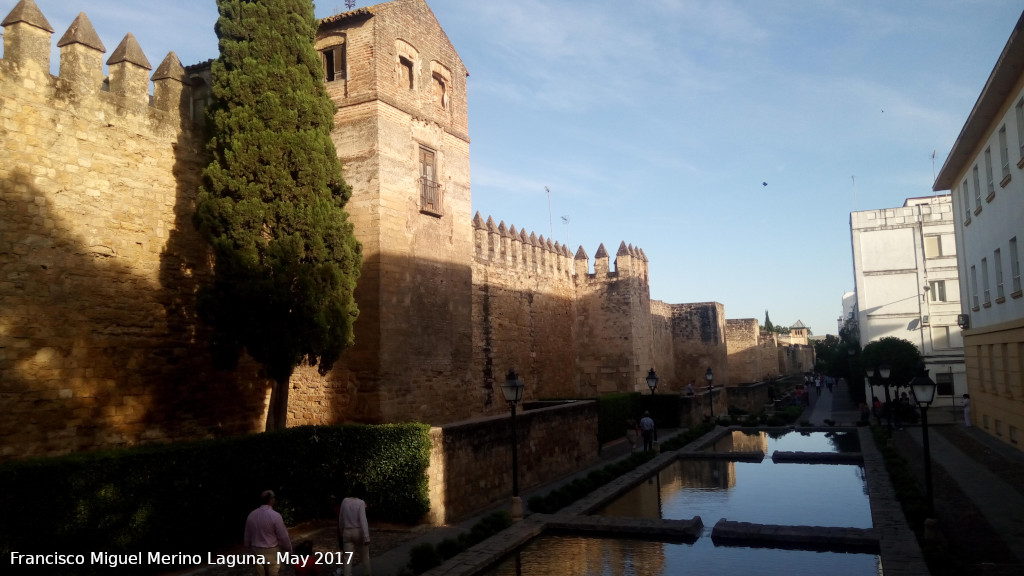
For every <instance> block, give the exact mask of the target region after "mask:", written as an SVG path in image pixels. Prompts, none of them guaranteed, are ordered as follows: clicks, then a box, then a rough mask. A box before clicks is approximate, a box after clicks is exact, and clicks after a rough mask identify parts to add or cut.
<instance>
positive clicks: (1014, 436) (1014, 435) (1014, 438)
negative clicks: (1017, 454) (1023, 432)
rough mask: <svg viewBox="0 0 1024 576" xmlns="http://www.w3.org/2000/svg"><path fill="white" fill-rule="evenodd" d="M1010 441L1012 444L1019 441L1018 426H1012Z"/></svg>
mask: <svg viewBox="0 0 1024 576" xmlns="http://www.w3.org/2000/svg"><path fill="white" fill-rule="evenodd" d="M1010 443H1011V444H1016V443H1017V427H1016V426H1010Z"/></svg>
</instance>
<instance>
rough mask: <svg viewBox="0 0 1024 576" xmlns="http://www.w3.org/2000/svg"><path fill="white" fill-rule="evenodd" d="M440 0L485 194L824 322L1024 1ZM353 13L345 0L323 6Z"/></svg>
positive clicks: (718, 287)
mask: <svg viewBox="0 0 1024 576" xmlns="http://www.w3.org/2000/svg"><path fill="white" fill-rule="evenodd" d="M16 3H17V0H0V13H2V14H0V15H6V14H7V13H8V12H9V11H10V10H11V8H13V7H14V5H15V4H16ZM36 3H37V5H38V6H39V8H40V9H41V10H42V11H43V13H44V14H45V15H46V17H47V19H48V20H49V21H50V24H51V25H53V27H54V29H55V30H56V32H55V34H54V44H56V40H57V39H58V38H59V37H60V36H61V35H62V34H63V33H64V31H65V30H66V29H67V27H68V25H69V24H70V23H71V21H72V20H73V19H74V17H75V16H76V15H77V14H78V13H79V12H80V11H84V12H86V14H87V15H88V16H89V19H90V21H91V22H92V24H93V26H94V27H95V28H96V30H97V32H98V33H99V35H100V38H101V39H102V40H103V42H104V44H105V45H106V47H107V54H108V55H109V54H110V52H112V51H113V49H114V48H115V47H116V46H117V44H118V43H119V42H120V40H121V38H122V37H123V36H124V34H125V33H126V32H132V33H133V34H134V35H135V37H136V38H137V39H138V40H139V43H140V45H141V46H142V48H143V50H144V51H145V53H146V55H147V57H148V58H149V60H150V62H151V63H152V64H153V66H154V67H155V66H156V65H157V64H159V63H160V61H161V60H162V59H163V58H164V56H165V55H166V54H167V52H168V51H171V50H173V51H175V52H176V53H177V54H178V56H179V58H180V59H181V61H182V63H183V64H185V65H188V64H194V63H196V62H199V61H203V60H206V59H209V58H214V57H216V56H217V43H216V38H215V36H214V32H213V25H214V22H215V20H216V15H217V13H216V7H215V4H214V2H213V0H178V1H176V2H169V1H165V0H149V1H146V2H141V1H135V0H36ZM428 3H429V4H430V6H431V8H432V9H433V11H434V13H435V15H436V16H437V18H438V20H439V21H440V23H441V26H442V27H443V28H444V29H445V31H446V32H447V33H448V36H449V38H450V39H451V41H452V43H453V44H454V45H455V48H456V49H457V50H458V52H459V54H460V55H461V56H462V59H463V61H464V62H465V64H466V67H467V68H468V69H469V72H470V77H469V130H470V136H471V138H472V145H471V148H470V154H471V163H472V191H473V211H474V212H476V211H479V212H480V213H481V214H482V215H483V216H484V217H485V218H486V217H487V216H489V215H490V216H493V217H494V219H495V221H500V220H504V221H505V222H506V224H515V226H516V227H517V228H525V229H526V230H528V231H535V232H536V233H537V234H538V235H540V234H543V235H544V236H545V237H548V236H549V235H552V231H553V237H554V239H555V240H558V241H560V242H562V243H566V241H567V240H568V243H569V244H570V247H571V248H572V250H573V251H575V249H576V248H577V247H578V246H579V245H581V244H582V245H583V247H584V249H585V250H586V251H587V253H588V254H590V256H591V258H593V255H594V253H595V252H596V251H597V247H598V245H599V244H600V243H602V242H603V243H604V244H605V246H606V247H607V249H608V250H609V251H610V252H611V253H612V254H614V252H615V250H616V249H617V247H618V245H619V242H621V241H625V242H627V243H631V244H633V245H634V246H639V247H641V248H643V249H644V252H646V254H647V256H648V257H649V259H650V272H651V296H652V298H655V299H659V300H664V301H666V302H704V301H717V302H721V303H723V304H724V305H725V312H726V316H727V317H728V318H757V319H759V320H760V321H762V322H763V321H764V313H765V310H766V309H767V310H769V312H770V313H771V318H772V321H773V322H774V323H776V324H784V325H788V324H792V323H793V322H795V321H796V320H797V319H800V320H803V322H804V323H805V324H806V325H808V326H810V327H811V329H812V330H813V332H814V333H815V334H819V335H820V334H825V333H835V331H836V317H838V316H839V315H840V314H841V313H842V306H841V298H842V295H843V293H844V292H846V291H849V290H852V289H853V280H852V273H851V268H852V264H851V255H850V233H849V213H850V212H851V211H852V210H868V209H874V208H883V207H891V206H899V205H901V204H902V203H903V200H904V199H905V198H907V197H914V196H926V195H930V194H931V184H932V181H933V174H934V171H937V170H938V169H939V168H941V166H942V163H943V162H944V161H945V158H946V155H947V154H948V152H949V149H950V147H951V146H952V144H953V141H954V140H955V139H956V136H957V134H958V133H959V131H960V128H961V127H962V126H963V122H964V120H965V119H966V117H967V114H968V113H969V112H970V110H971V107H972V106H973V104H974V101H975V100H976V99H977V96H978V94H979V92H980V91H981V88H982V87H983V86H984V83H985V80H986V79H987V78H988V75H989V73H990V72H991V70H992V67H993V65H994V64H995V61H996V58H997V57H998V56H999V53H1000V51H1001V50H1002V47H1003V45H1004V44H1005V43H1006V40H1007V38H1008V36H1009V33H1010V31H1011V30H1012V29H1013V26H1014V24H1015V23H1016V21H1017V19H1018V18H1019V17H1020V14H1021V8H1022V6H1021V4H1020V2H1019V0H980V1H971V2H966V1H949V0H935V1H909V0H908V1H898V2H893V1H892V0H885V1H876V0H868V1H857V2H850V1H849V0H790V1H782V0H748V1H744V2H740V1H730V0H701V1H689V0H632V1H630V2H611V1H607V0H587V1H584V0H575V1H570V0H544V1H540V0H519V1H511V0H502V1H498V0H434V1H431V2H428ZM370 4H373V2H357V6H360V7H361V6H367V5H370ZM343 10H344V1H343V0H328V1H323V2H319V3H318V7H317V15H318V16H321V17H322V16H328V15H330V14H333V13H335V12H338V11H343ZM932 151H935V159H934V171H933V160H932ZM762 183H767V185H763V184H762ZM545 186H548V187H549V188H550V189H551V195H550V203H551V210H550V219H549V210H548V195H547V194H546V193H545V190H544V187H545ZM562 216H566V217H568V220H569V223H568V224H567V225H566V224H563V221H562ZM549 221H551V222H553V224H549Z"/></svg>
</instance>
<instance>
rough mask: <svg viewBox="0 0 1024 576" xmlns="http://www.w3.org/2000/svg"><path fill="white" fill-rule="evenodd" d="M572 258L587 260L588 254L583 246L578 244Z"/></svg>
mask: <svg viewBox="0 0 1024 576" xmlns="http://www.w3.org/2000/svg"><path fill="white" fill-rule="evenodd" d="M573 259H574V260H589V259H590V256H587V251H586V250H584V249H583V246H580V249H579V250H577V251H576V257H575V258H573Z"/></svg>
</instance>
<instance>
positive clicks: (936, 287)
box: [928, 280, 946, 302]
mask: <svg viewBox="0 0 1024 576" xmlns="http://www.w3.org/2000/svg"><path fill="white" fill-rule="evenodd" d="M928 297H929V299H930V300H931V301H932V302H945V301H946V281H945V280H934V281H932V282H929V283H928Z"/></svg>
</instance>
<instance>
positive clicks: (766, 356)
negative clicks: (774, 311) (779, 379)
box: [749, 332, 782, 382]
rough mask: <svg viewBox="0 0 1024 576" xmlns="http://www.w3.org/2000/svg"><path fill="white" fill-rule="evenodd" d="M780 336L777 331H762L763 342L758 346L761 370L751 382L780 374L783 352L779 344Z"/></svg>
mask: <svg viewBox="0 0 1024 576" xmlns="http://www.w3.org/2000/svg"><path fill="white" fill-rule="evenodd" d="M778 336H779V335H778V333H776V332H762V333H761V342H760V345H759V346H758V353H759V355H760V359H759V362H758V363H759V368H760V370H759V371H758V372H757V374H755V377H754V378H753V379H751V380H749V381H750V382H760V381H762V380H768V379H769V378H775V377H776V376H778V375H779V355H780V354H782V346H780V345H779V338H778Z"/></svg>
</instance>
